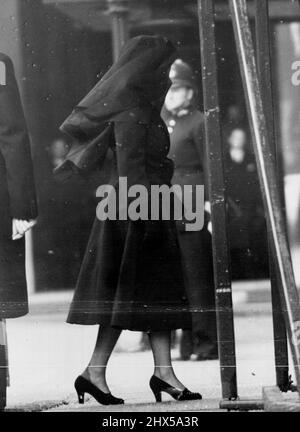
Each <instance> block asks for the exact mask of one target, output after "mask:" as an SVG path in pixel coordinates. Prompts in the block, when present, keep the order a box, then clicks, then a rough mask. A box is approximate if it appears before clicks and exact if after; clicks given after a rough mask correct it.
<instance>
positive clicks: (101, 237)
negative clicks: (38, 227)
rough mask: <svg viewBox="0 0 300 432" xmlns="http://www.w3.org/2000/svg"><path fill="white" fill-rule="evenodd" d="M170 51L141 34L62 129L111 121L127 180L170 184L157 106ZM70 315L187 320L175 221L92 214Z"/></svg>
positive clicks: (151, 324) (167, 322)
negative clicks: (100, 217)
mask: <svg viewBox="0 0 300 432" xmlns="http://www.w3.org/2000/svg"><path fill="white" fill-rule="evenodd" d="M175 55H176V52H175V49H174V47H173V46H172V44H171V43H170V42H169V41H168V40H167V39H165V38H163V37H156V36H139V37H136V38H133V39H132V40H130V41H129V42H128V43H127V44H126V45H125V46H124V48H123V50H122V53H121V55H120V58H119V60H118V61H117V62H116V63H115V64H114V65H113V66H112V68H111V69H110V70H109V71H108V72H107V73H106V75H105V76H104V77H103V78H102V79H101V81H100V82H99V83H98V84H97V85H96V87H94V89H92V90H91V92H90V93H89V94H88V95H87V96H86V97H85V98H84V99H83V101H81V103H80V104H79V105H78V106H76V107H75V109H74V111H73V113H72V114H71V115H70V116H69V118H68V119H67V120H66V121H65V122H64V124H63V126H62V129H63V130H64V131H66V132H68V133H70V134H71V135H73V136H75V137H76V138H77V139H79V140H83V141H84V140H85V139H87V140H92V139H94V138H95V136H97V135H99V134H100V133H101V132H102V131H103V124H104V123H106V122H109V123H110V124H111V125H112V126H113V132H114V133H113V135H112V140H111V141H112V142H111V148H112V150H113V151H114V169H113V173H112V177H111V180H110V183H111V184H112V185H113V186H115V188H116V189H117V190H118V187H119V178H120V177H127V181H128V187H130V186H132V185H136V184H137V185H144V186H145V187H146V188H147V189H148V191H150V188H151V185H168V186H171V179H172V176H173V163H172V161H171V160H169V159H168V157H167V155H168V152H169V148H170V141H169V134H168V131H167V129H166V126H165V124H164V122H163V120H162V119H161V117H160V110H161V105H162V103H163V100H164V98H165V94H166V92H167V90H168V88H169V85H170V81H169V78H168V70H169V68H170V66H171V64H172V62H173V60H174V56H175ZM68 322H69V323H76V324H101V325H104V326H114V327H118V328H122V329H129V330H139V331H150V330H151V331H154V330H167V329H168V330H171V329H176V328H189V327H190V326H191V316H190V313H189V306H188V301H187V297H186V293H185V286H184V277H183V269H182V264H181V257H180V250H179V243H178V238H177V232H176V225H175V222H174V221H172V220H166V221H164V220H162V219H161V218H159V220H157V221H143V220H138V221H131V220H127V221H120V220H118V218H117V220H115V221H114V220H106V221H104V222H100V221H99V220H98V219H96V221H95V223H94V227H93V229H92V233H91V237H90V241H89V244H88V247H87V251H86V255H85V258H84V261H83V264H82V268H81V272H80V275H79V279H78V283H77V287H76V291H75V295H74V299H73V302H72V305H71V309H70V313H69V317H68Z"/></svg>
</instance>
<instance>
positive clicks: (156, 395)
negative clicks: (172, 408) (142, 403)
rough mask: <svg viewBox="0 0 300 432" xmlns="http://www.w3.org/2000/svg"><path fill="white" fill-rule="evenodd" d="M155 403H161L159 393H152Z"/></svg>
mask: <svg viewBox="0 0 300 432" xmlns="http://www.w3.org/2000/svg"><path fill="white" fill-rule="evenodd" d="M153 394H154V397H155V400H156V402H161V392H153Z"/></svg>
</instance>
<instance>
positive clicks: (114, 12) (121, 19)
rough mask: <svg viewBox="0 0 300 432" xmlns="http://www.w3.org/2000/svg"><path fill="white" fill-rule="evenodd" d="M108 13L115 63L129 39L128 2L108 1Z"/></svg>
mask: <svg viewBox="0 0 300 432" xmlns="http://www.w3.org/2000/svg"><path fill="white" fill-rule="evenodd" d="M108 13H109V14H110V15H111V24H112V41H113V59H114V61H116V60H117V59H118V57H119V54H120V51H121V48H122V46H123V45H124V44H125V43H126V42H127V40H128V39H129V28H128V16H129V0H108Z"/></svg>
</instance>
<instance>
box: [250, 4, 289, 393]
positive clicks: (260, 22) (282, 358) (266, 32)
mask: <svg viewBox="0 0 300 432" xmlns="http://www.w3.org/2000/svg"><path fill="white" fill-rule="evenodd" d="M255 35H256V52H257V72H258V77H259V81H260V89H261V96H262V102H263V107H264V113H265V116H266V124H267V129H266V132H267V136H268V141H269V144H270V147H271V150H272V153H273V154H274V163H275V166H276V167H277V168H278V167H279V163H278V152H277V139H276V129H275V105H274V98H273V86H272V82H273V81H272V73H271V67H272V65H271V63H272V55H271V54H272V53H271V37H270V22H269V2H268V0H255ZM278 174H281V172H280V170H278V169H277V179H278V181H279V175H278ZM281 207H283V205H282V203H281ZM270 231H271V230H270V227H268V232H269V237H270V235H271V232H270ZM271 243H272V242H269V262H270V280H271V293H272V314H273V334H274V354H275V369H276V383H277V385H278V387H279V388H280V389H281V390H283V391H287V390H288V389H290V388H291V385H290V382H289V365H288V346H287V333H286V326H285V322H284V315H283V312H282V309H281V301H280V291H281V290H282V284H281V281H280V274H279V271H278V268H277V265H276V260H275V259H274V256H275V253H274V250H272V245H271Z"/></svg>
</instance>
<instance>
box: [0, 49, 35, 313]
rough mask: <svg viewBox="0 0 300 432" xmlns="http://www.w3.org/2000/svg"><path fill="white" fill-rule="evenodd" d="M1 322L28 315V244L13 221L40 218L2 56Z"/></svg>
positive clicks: (21, 121)
mask: <svg viewBox="0 0 300 432" xmlns="http://www.w3.org/2000/svg"><path fill="white" fill-rule="evenodd" d="M0 61H1V63H2V65H4V66H5V72H6V83H3V82H2V83H1V85H0V221H1V223H0V319H5V318H16V317H19V316H22V315H25V314H26V313H27V312H28V302H27V286H26V278H25V241H24V238H22V239H20V240H16V241H13V240H12V219H13V218H15V219H21V220H30V219H35V218H36V216H37V208H36V199H35V188H34V181H33V169H32V162H31V156H30V145H29V137H28V132H27V127H26V122H25V118H24V114H23V109H22V105H21V100H20V95H19V91H18V87H17V83H16V79H15V74H14V68H13V64H12V62H11V60H10V59H9V57H7V56H6V55H4V54H1V53H0Z"/></svg>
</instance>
